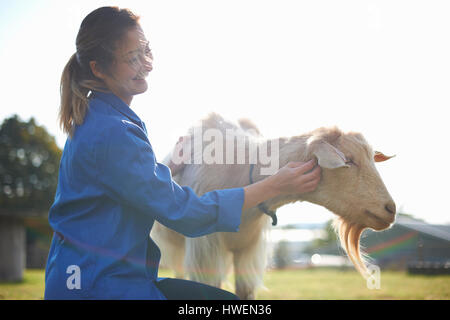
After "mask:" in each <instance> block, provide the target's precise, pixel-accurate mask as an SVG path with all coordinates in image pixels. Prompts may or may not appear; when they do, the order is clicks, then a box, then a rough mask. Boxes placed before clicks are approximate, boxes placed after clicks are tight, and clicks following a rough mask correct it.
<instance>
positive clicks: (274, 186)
mask: <svg viewBox="0 0 450 320" xmlns="http://www.w3.org/2000/svg"><path fill="white" fill-rule="evenodd" d="M315 165H316V160H310V161H308V162H290V163H288V164H287V165H286V166H284V167H282V168H281V169H280V170H278V172H277V173H276V174H274V175H272V176H269V177H267V178H265V179H264V180H261V181H258V182H256V183H254V184H251V185H248V186H246V187H244V194H245V197H244V205H243V207H242V210H243V211H244V210H246V209H250V208H252V207H255V206H257V205H258V204H259V203H261V202H263V201H266V200H268V199H271V198H274V197H277V196H279V195H282V194H302V193H306V192H311V191H314V189H316V187H317V185H318V183H319V181H320V167H319V166H317V167H316V168H314V166H315ZM313 168H314V170H312V171H311V172H309V173H307V174H305V172H308V171H309V170H311V169H313Z"/></svg>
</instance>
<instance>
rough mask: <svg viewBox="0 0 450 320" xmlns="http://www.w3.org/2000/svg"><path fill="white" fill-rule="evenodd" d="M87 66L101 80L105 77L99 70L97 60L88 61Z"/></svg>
mask: <svg viewBox="0 0 450 320" xmlns="http://www.w3.org/2000/svg"><path fill="white" fill-rule="evenodd" d="M89 67H90V68H91V71H92V73H93V74H94V76H96V77H97V78H99V79H102V80H104V79H105V75H104V74H103V72H102V71H101V70H100V68H99V66H98V63H97V61H89Z"/></svg>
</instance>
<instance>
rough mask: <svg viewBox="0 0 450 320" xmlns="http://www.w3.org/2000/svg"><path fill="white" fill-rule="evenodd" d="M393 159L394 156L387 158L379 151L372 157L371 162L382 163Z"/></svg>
mask: <svg viewBox="0 0 450 320" xmlns="http://www.w3.org/2000/svg"><path fill="white" fill-rule="evenodd" d="M393 157H395V155H393V156H387V155H385V154H383V153H382V152H380V151H375V155H374V156H373V160H375V162H383V161H386V160H389V159H390V158H393Z"/></svg>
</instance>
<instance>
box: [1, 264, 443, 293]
mask: <svg viewBox="0 0 450 320" xmlns="http://www.w3.org/2000/svg"><path fill="white" fill-rule="evenodd" d="M160 276H161V277H171V276H172V273H171V272H170V271H168V270H160ZM232 282H233V279H231V278H230V281H229V283H227V284H225V289H228V290H232V289H233V286H232ZM380 283H381V288H380V289H373V290H369V289H368V288H367V286H366V282H365V281H364V280H363V279H362V278H361V276H360V275H359V274H357V273H356V272H355V271H353V270H352V271H343V270H337V269H307V270H271V271H268V272H267V273H266V276H265V286H266V287H267V289H266V290H264V289H261V290H259V291H258V294H257V299H267V300H278V299H283V300H297V299H325V300H328V299H332V300H336V299H355V300H359V299H393V300H397V299H418V300H422V299H439V300H441V299H445V300H448V299H450V276H448V275H447V276H418V275H409V274H407V273H405V272H397V271H382V272H381V282H380ZM43 296H44V271H43V270H26V271H25V274H24V280H23V281H22V282H20V283H0V299H8V300H22V299H27V300H35V299H42V298H43Z"/></svg>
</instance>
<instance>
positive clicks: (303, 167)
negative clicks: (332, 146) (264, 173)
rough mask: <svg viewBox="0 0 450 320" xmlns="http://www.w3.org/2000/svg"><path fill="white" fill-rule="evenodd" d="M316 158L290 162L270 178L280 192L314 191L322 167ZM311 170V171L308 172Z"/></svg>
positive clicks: (300, 192) (298, 192)
mask: <svg viewBox="0 0 450 320" xmlns="http://www.w3.org/2000/svg"><path fill="white" fill-rule="evenodd" d="M316 164H317V162H316V160H315V159H313V160H310V161H308V162H289V163H288V164H287V165H285V166H284V167H283V168H281V169H280V170H278V172H277V173H276V174H274V175H273V176H270V177H269V178H267V179H269V180H270V182H271V184H272V186H273V187H274V188H275V189H276V190H277V191H278V192H279V193H280V194H286V195H288V194H302V193H307V192H312V191H314V190H315V189H316V187H317V185H318V184H319V181H320V172H321V170H320V167H319V166H316V167H315V168H314V166H315V165H316ZM308 171H310V172H308Z"/></svg>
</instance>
